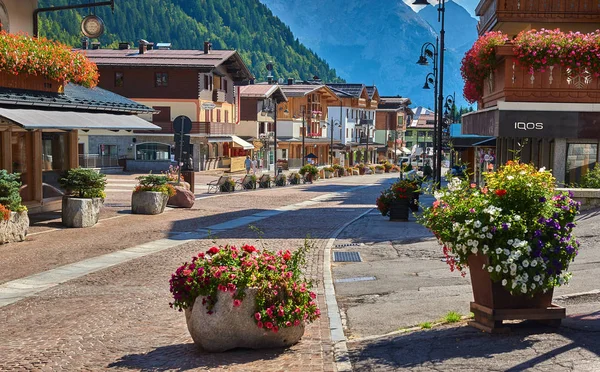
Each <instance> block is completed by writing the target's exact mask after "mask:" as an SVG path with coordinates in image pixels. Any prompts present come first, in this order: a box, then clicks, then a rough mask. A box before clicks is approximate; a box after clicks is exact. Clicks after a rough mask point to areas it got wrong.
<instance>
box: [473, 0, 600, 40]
mask: <svg viewBox="0 0 600 372" xmlns="http://www.w3.org/2000/svg"><path fill="white" fill-rule="evenodd" d="M478 9H480V13H479V14H478V15H479V16H480V21H479V23H478V24H477V30H478V31H479V34H480V35H482V34H484V33H485V32H487V31H490V30H491V29H492V28H493V27H494V26H495V25H496V23H498V22H544V23H548V22H552V23H555V22H558V23H569V22H573V23H593V22H600V0H482V1H481V2H480V4H479V6H478Z"/></svg>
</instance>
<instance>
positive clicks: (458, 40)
mask: <svg viewBox="0 0 600 372" xmlns="http://www.w3.org/2000/svg"><path fill="white" fill-rule="evenodd" d="M445 12H446V16H445V22H446V24H445V27H444V30H445V31H446V37H445V40H446V47H447V48H450V49H453V50H454V51H456V52H457V53H458V54H459V55H461V56H463V55H464V54H465V52H466V51H467V50H469V49H470V48H471V46H472V45H473V42H474V41H475V40H476V39H477V20H475V18H473V17H471V15H470V14H469V12H467V10H466V9H465V8H463V7H462V6H460V5H459V4H457V3H456V2H454V1H446V10H445ZM438 13H439V12H438V8H437V6H432V5H429V6H426V7H423V9H422V10H421V11H419V13H418V15H419V17H421V18H422V19H424V20H425V21H426V22H427V23H429V25H430V26H431V27H432V28H433V29H434V31H435V32H436V33H439V32H440V28H441V23H440V22H438Z"/></svg>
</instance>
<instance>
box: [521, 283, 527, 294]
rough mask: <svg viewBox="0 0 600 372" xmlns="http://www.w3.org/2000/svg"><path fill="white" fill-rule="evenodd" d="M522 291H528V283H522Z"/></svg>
mask: <svg viewBox="0 0 600 372" xmlns="http://www.w3.org/2000/svg"><path fill="white" fill-rule="evenodd" d="M521 292H523V293H527V284H523V285H521Z"/></svg>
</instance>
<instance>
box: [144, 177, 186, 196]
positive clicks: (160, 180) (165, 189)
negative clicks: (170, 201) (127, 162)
mask: <svg viewBox="0 0 600 372" xmlns="http://www.w3.org/2000/svg"><path fill="white" fill-rule="evenodd" d="M136 179H137V180H138V186H136V188H135V190H134V191H133V192H144V191H152V192H162V193H163V194H167V195H169V197H171V196H173V195H175V193H176V191H175V188H174V187H173V185H171V184H170V183H169V177H168V176H167V175H155V174H149V175H147V176H139V177H137V178H136Z"/></svg>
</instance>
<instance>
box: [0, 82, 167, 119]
mask: <svg viewBox="0 0 600 372" xmlns="http://www.w3.org/2000/svg"><path fill="white" fill-rule="evenodd" d="M7 105H10V106H27V107H30V108H60V109H70V110H74V111H80V112H110V113H125V114H141V113H153V112H156V110H154V109H152V108H150V107H147V106H144V105H142V104H140V103H137V102H135V101H132V100H130V99H128V98H125V97H123V96H120V95H118V94H115V93H112V92H109V91H108V90H104V89H102V88H98V87H96V88H85V87H82V86H80V85H76V84H66V85H65V89H64V93H50V92H41V91H33V90H22V89H9V88H1V87H0V106H7Z"/></svg>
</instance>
